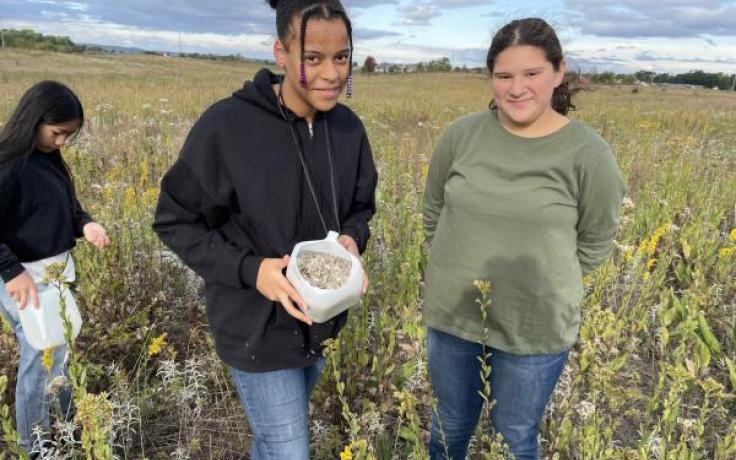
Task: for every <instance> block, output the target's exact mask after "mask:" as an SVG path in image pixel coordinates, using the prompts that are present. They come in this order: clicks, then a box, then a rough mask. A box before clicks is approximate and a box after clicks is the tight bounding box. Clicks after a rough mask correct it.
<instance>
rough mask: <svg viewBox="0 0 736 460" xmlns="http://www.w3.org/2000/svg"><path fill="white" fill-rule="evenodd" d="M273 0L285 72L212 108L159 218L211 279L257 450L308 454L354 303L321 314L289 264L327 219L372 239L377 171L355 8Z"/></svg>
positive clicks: (215, 324) (360, 244)
mask: <svg viewBox="0 0 736 460" xmlns="http://www.w3.org/2000/svg"><path fill="white" fill-rule="evenodd" d="M268 3H269V4H270V5H271V6H272V7H273V8H274V9H275V10H276V28H277V32H278V40H276V42H275V44H274V56H275V58H276V63H277V65H278V66H279V67H280V68H281V69H283V71H284V73H283V74H282V75H277V74H274V73H272V72H270V71H269V70H267V69H263V70H261V71H260V72H258V73H257V74H256V75H255V77H254V79H253V81H248V82H246V84H245V86H244V87H243V88H242V89H240V90H238V91H236V92H235V93H234V94H233V95H232V96H231V97H229V98H227V99H224V100H222V101H220V102H217V103H216V104H215V105H213V106H212V107H210V108H209V109H208V110H207V111H206V112H205V113H204V114H203V115H202V116H201V118H200V119H199V120H198V121H197V122H196V124H195V125H194V127H193V128H192V130H191V132H190V134H189V136H188V137H187V140H186V142H185V144H184V147H183V148H182V151H181V154H180V156H179V159H178V160H177V161H176V163H175V164H174V165H173V166H172V167H171V169H170V170H169V171H168V172H167V173H166V175H165V176H164V178H163V181H162V183H161V196H160V198H159V203H158V208H157V211H156V219H155V222H154V229H155V230H156V232H157V233H158V235H159V236H160V238H161V239H162V240H163V242H164V243H165V244H166V245H168V246H169V247H170V248H171V249H172V250H173V251H174V252H175V253H176V254H177V255H179V257H181V259H182V260H183V261H184V262H185V263H186V264H187V265H189V266H190V267H192V268H193V269H194V270H195V271H196V272H197V273H198V274H199V275H200V276H202V278H203V279H204V281H205V292H206V300H207V311H208V315H209V320H210V326H211V328H212V332H213V335H214V338H215V345H216V350H217V353H218V355H219V356H220V358H221V359H222V360H223V361H224V362H225V363H226V364H227V365H228V366H229V368H230V372H231V374H232V378H233V382H234V383H235V387H236V389H237V391H238V394H239V396H240V399H241V402H242V404H243V406H244V408H245V412H246V415H247V417H248V421H249V423H250V427H251V431H252V432H253V440H252V445H251V458H253V459H265V458H268V459H284V460H306V459H308V458H309V429H308V420H307V415H308V401H309V396H310V394H311V392H312V389H313V388H314V386H315V384H316V383H317V380H318V379H319V376H320V373H321V372H322V368H323V366H324V357H323V356H322V347H323V341H324V340H325V339H328V338H332V337H335V336H336V335H337V334H338V332H339V331H340V329H341V328H342V326H343V325H344V324H345V321H346V318H347V313H346V312H343V313H341V314H340V315H338V316H337V317H335V318H333V319H331V320H329V321H327V322H324V323H321V324H318V323H313V322H312V320H311V319H310V318H309V317H308V315H307V309H308V305H306V304H305V302H304V300H303V299H302V298H301V297H300V296H299V294H298V293H297V292H296V290H295V289H294V287H293V286H292V285H291V284H290V283H289V281H288V280H287V279H286V277H285V276H284V274H283V270H284V269H285V268H286V267H287V265H288V264H289V263H295V261H290V260H289V257H288V254H290V253H291V251H292V249H293V248H294V246H295V244H296V243H299V242H300V241H308V240H315V239H322V238H325V236H326V235H327V233H328V231H330V230H334V231H336V232H337V233H339V234H340V237H339V240H338V241H339V242H340V243H341V244H342V245H343V246H344V247H345V248H346V249H347V250H348V251H350V252H352V253H353V254H354V255H356V256H358V254H359V253H360V252H362V251H363V250H365V247H366V244H367V242H368V237H369V230H368V221H369V220H370V218H371V217H372V215H373V213H374V212H375V204H374V190H375V187H376V180H377V174H376V169H375V167H374V164H373V158H372V154H371V149H370V145H369V143H368V138H367V136H366V133H365V129H364V128H363V124H362V123H361V121H360V119H359V118H358V117H357V116H356V115H355V114H354V113H353V112H352V111H351V110H350V109H348V108H347V107H346V106H344V105H341V104H338V99H339V97H340V94H341V93H342V91H343V90H347V94H348V96H350V95H351V93H352V90H353V88H352V76H351V72H352V51H353V40H352V28H351V24H350V20H349V19H348V16H347V14H346V12H345V9H344V8H343V6H342V5H341V3H340V2H339V1H338V0H270V1H269V2H268ZM366 283H367V281H366ZM365 286H367V284H366V285H364V288H365Z"/></svg>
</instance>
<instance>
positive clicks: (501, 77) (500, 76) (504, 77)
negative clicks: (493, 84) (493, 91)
mask: <svg viewBox="0 0 736 460" xmlns="http://www.w3.org/2000/svg"><path fill="white" fill-rule="evenodd" d="M493 78H497V79H499V80H508V79H509V78H511V75H509V74H507V73H497V74H495V75H494V76H493Z"/></svg>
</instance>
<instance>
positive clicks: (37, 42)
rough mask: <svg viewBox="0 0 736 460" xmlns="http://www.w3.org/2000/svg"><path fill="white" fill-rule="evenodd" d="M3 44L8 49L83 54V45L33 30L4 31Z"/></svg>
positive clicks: (67, 38) (66, 38) (84, 48)
mask: <svg viewBox="0 0 736 460" xmlns="http://www.w3.org/2000/svg"><path fill="white" fill-rule="evenodd" d="M2 42H3V43H4V46H6V47H8V48H26V49H36V50H44V51H59V52H62V53H81V52H83V51H85V50H86V47H85V46H83V45H77V44H75V43H74V42H73V41H72V40H71V39H70V38H69V37H57V36H53V35H43V34H40V33H38V32H35V31H33V30H31V29H23V30H14V29H2Z"/></svg>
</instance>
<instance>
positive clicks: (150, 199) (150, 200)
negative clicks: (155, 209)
mask: <svg viewBox="0 0 736 460" xmlns="http://www.w3.org/2000/svg"><path fill="white" fill-rule="evenodd" d="M158 195H159V189H158V188H156V187H153V188H149V189H148V190H146V191H145V192H144V193H143V198H142V201H143V204H145V205H146V206H152V205H154V204H156V201H158Z"/></svg>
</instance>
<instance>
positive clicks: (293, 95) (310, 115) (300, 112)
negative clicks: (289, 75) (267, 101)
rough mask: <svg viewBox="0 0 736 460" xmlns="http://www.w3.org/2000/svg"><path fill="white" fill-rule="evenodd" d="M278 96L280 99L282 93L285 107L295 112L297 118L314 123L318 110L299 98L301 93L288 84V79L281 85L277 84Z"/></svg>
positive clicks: (275, 88)
mask: <svg viewBox="0 0 736 460" xmlns="http://www.w3.org/2000/svg"><path fill="white" fill-rule="evenodd" d="M279 87H280V88H279ZM274 90H275V91H276V96H277V97H278V95H279V91H281V98H282V101H283V103H284V105H285V106H286V107H287V108H288V109H289V110H291V111H292V112H294V113H295V114H296V115H297V116H299V117H302V118H304V119H305V120H307V122H309V123H312V122H313V121H314V115H315V113H317V110H316V109H315V108H314V107H312V106H310V105H309V104H307V103H306V102H305V101H304V99H302V98H301V97H300V96H299V93H297V91H296V90H295V89H294V88H293V87H292V86H291V85H290V84H289V83H288V82H286V78H285V77H284V80H282V82H281V83H280V84H276V85H275V87H274Z"/></svg>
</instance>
